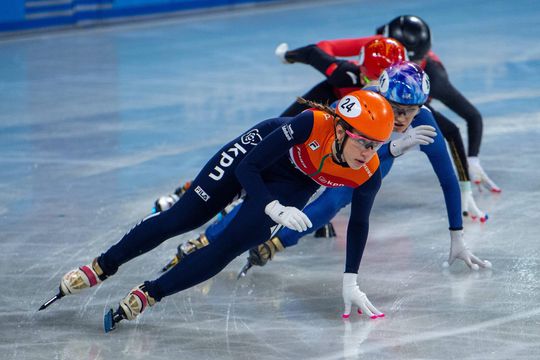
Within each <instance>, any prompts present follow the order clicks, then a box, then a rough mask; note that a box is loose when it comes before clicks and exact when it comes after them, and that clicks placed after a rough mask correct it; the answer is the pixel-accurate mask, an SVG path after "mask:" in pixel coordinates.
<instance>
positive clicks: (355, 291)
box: [341, 273, 384, 319]
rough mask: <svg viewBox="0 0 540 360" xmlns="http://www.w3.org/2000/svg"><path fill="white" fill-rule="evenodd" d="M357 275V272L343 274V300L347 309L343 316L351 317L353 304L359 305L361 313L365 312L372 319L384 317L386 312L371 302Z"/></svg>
mask: <svg viewBox="0 0 540 360" xmlns="http://www.w3.org/2000/svg"><path fill="white" fill-rule="evenodd" d="M356 276H357V275H356V274H351V273H345V274H343V302H344V303H345V311H344V312H343V315H342V316H341V317H342V318H344V319H348V318H349V316H350V315H351V307H352V305H353V304H354V305H355V306H358V313H359V314H362V313H364V314H366V315H367V316H369V317H370V318H372V319H376V318H378V317H384V314H383V313H382V312H380V311H379V310H377V308H376V307H375V306H373V305H372V304H371V302H370V301H369V299H368V298H367V296H366V294H364V293H363V292H362V291H360V289H359V288H358V284H357V283H356Z"/></svg>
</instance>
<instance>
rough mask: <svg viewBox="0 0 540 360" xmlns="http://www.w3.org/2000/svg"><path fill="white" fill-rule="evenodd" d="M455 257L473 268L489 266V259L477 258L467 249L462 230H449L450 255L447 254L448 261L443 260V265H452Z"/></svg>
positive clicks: (488, 267)
mask: <svg viewBox="0 0 540 360" xmlns="http://www.w3.org/2000/svg"><path fill="white" fill-rule="evenodd" d="M456 259H460V260H463V261H464V262H465V264H467V266H468V267H469V268H471V269H473V270H478V269H479V268H487V269H490V268H491V263H490V262H489V261H487V260H481V259H479V258H478V257H477V256H475V255H474V254H473V253H472V252H471V251H470V250H469V248H468V247H467V245H466V244H465V240H464V239H463V230H450V255H448V261H445V262H444V263H443V266H444V267H448V266H450V265H452V264H453V263H454V261H456Z"/></svg>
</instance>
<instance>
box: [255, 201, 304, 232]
mask: <svg viewBox="0 0 540 360" xmlns="http://www.w3.org/2000/svg"><path fill="white" fill-rule="evenodd" d="M264 212H265V213H266V215H268V216H270V218H271V219H272V220H274V221H275V222H276V223H278V224H279V225H283V226H285V227H287V228H289V229H291V230H296V231H299V232H301V231H306V230H307V229H309V228H311V227H312V226H313V224H311V221H310V220H309V218H308V217H307V215H306V214H304V213H303V212H302V211H301V210H298V209H297V208H295V207H294V206H283V205H281V204H280V203H279V201H277V200H274V201H272V202H270V203H268V205H266V207H265V208H264Z"/></svg>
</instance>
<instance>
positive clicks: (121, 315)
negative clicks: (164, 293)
mask: <svg viewBox="0 0 540 360" xmlns="http://www.w3.org/2000/svg"><path fill="white" fill-rule="evenodd" d="M155 303H156V300H155V299H154V298H152V297H151V296H150V295H148V292H147V291H146V288H145V286H144V284H141V285H139V286H136V287H134V288H133V289H131V291H130V292H129V294H127V295H126V297H124V298H123V299H122V300H121V301H120V304H119V305H118V308H117V309H116V311H114V310H113V309H112V308H111V309H110V310H109V311H108V312H107V313H106V314H105V316H104V318H103V327H104V329H105V332H106V333H108V332H110V331H112V330H114V329H116V324H118V323H119V322H120V321H122V320H135V319H136V318H137V316H139V315H140V314H141V313H142V312H143V311H144V309H146V307H147V306H153V305H154V304H155Z"/></svg>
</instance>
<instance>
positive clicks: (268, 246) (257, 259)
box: [237, 236, 285, 279]
mask: <svg viewBox="0 0 540 360" xmlns="http://www.w3.org/2000/svg"><path fill="white" fill-rule="evenodd" d="M284 249H285V247H284V246H283V244H282V243H281V240H280V239H279V238H278V237H277V236H274V237H273V238H271V239H270V240H268V241H266V242H264V243H262V244H260V245H258V246H257V247H255V248H252V249H250V250H249V255H248V258H247V263H246V265H244V267H243V268H242V270H240V272H239V273H238V276H237V279H240V278H242V277H244V276H246V274H247V272H248V270H249V269H251V268H252V267H253V266H264V265H266V263H267V262H268V261H269V260H272V259H273V258H274V256H275V255H276V253H277V252H279V251H283V250H284Z"/></svg>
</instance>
